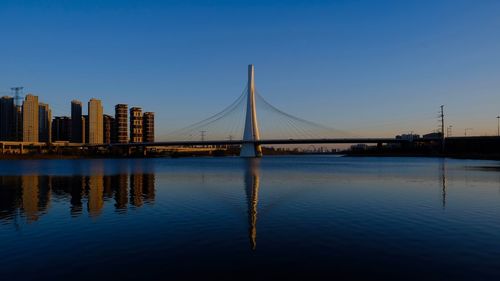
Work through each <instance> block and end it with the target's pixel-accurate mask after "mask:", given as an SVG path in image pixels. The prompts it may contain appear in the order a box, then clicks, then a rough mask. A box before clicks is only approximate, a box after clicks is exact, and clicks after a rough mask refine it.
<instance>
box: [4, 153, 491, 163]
mask: <svg viewBox="0 0 500 281" xmlns="http://www.w3.org/2000/svg"><path fill="white" fill-rule="evenodd" d="M276 155H279V156H308V155H315V156H321V155H324V156H327V155H338V156H339V157H360V158H361V157H407V158H415V157H425V158H452V159H463V160H494V161H500V155H497V154H493V155H485V154H440V153H436V154H425V153H323V154H322V153H288V154H267V155H266V154H264V156H263V157H266V156H276ZM200 157H203V158H220V157H238V155H233V154H231V155H218V154H215V155H206V154H203V155H201V154H170V155H147V156H144V155H128V156H121V155H106V154H101V155H61V154H22V155H20V154H0V161H11V160H80V159H148V158H171V159H175V158H200Z"/></svg>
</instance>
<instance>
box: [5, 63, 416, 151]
mask: <svg viewBox="0 0 500 281" xmlns="http://www.w3.org/2000/svg"><path fill="white" fill-rule="evenodd" d="M257 104H259V106H258V107H257ZM257 113H259V114H257ZM418 141H425V140H421V139H420V140H418ZM409 142H410V141H409V140H405V139H396V138H362V137H356V136H353V135H352V134H350V133H348V132H345V131H341V130H337V129H334V128H331V127H327V126H324V125H320V124H316V123H314V122H311V121H308V120H305V119H301V118H299V117H296V116H293V115H291V114H288V113H286V112H284V111H282V110H280V109H278V108H276V107H274V106H273V105H272V104H270V103H269V102H267V101H266V100H265V99H264V98H263V97H262V96H261V95H260V94H259V93H258V92H257V90H256V88H255V68H254V66H253V65H249V66H248V82H247V85H246V87H245V89H244V90H243V92H242V94H241V95H240V96H239V97H238V98H237V99H236V100H235V101H234V102H233V103H231V104H230V105H229V106H228V107H226V108H225V109H223V110H222V111H220V112H219V113H217V114H215V115H213V116H211V117H209V118H207V119H204V120H202V121H200V122H197V123H194V124H192V125H190V126H188V127H185V128H182V129H178V130H175V131H173V132H170V133H169V134H167V135H166V137H165V138H162V139H161V140H160V141H156V142H149V143H146V142H140V143H111V144H75V143H62V144H61V143H59V144H58V143H51V144H45V143H23V142H0V152H2V153H3V152H4V151H12V150H16V149H17V150H19V151H20V152H21V153H22V151H23V149H24V148H31V149H33V148H34V149H38V150H42V149H48V148H52V149H78V148H85V149H94V148H97V149H98V148H110V149H113V148H118V149H127V148H140V149H142V150H143V151H145V149H144V148H147V147H193V146H198V147H199V146H239V147H240V156H241V157H248V158H255V157H261V156H262V148H261V146H262V145H287V144H299V145H300V144H358V143H366V144H368V143H373V144H377V145H381V144H389V143H400V144H404V143H409Z"/></svg>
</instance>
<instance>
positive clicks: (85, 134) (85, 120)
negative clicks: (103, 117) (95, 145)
mask: <svg viewBox="0 0 500 281" xmlns="http://www.w3.org/2000/svg"><path fill="white" fill-rule="evenodd" d="M82 140H83V142H84V143H89V116H88V115H82Z"/></svg>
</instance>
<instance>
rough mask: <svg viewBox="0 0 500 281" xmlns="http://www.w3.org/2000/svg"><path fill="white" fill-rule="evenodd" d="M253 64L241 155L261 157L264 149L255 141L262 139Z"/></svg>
mask: <svg viewBox="0 0 500 281" xmlns="http://www.w3.org/2000/svg"><path fill="white" fill-rule="evenodd" d="M254 73H255V71H254V67H253V64H250V65H249V66H248V93H247V113H246V118H245V131H244V132H243V144H242V145H241V151H240V157H261V156H262V149H261V147H260V145H259V144H257V143H255V142H256V141H258V140H259V139H260V136H259V124H258V123H257V111H256V110H255V81H254Z"/></svg>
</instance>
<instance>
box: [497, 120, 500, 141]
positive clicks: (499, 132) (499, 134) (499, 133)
mask: <svg viewBox="0 0 500 281" xmlns="http://www.w3.org/2000/svg"><path fill="white" fill-rule="evenodd" d="M497 136H499V137H500V116H497Z"/></svg>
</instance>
